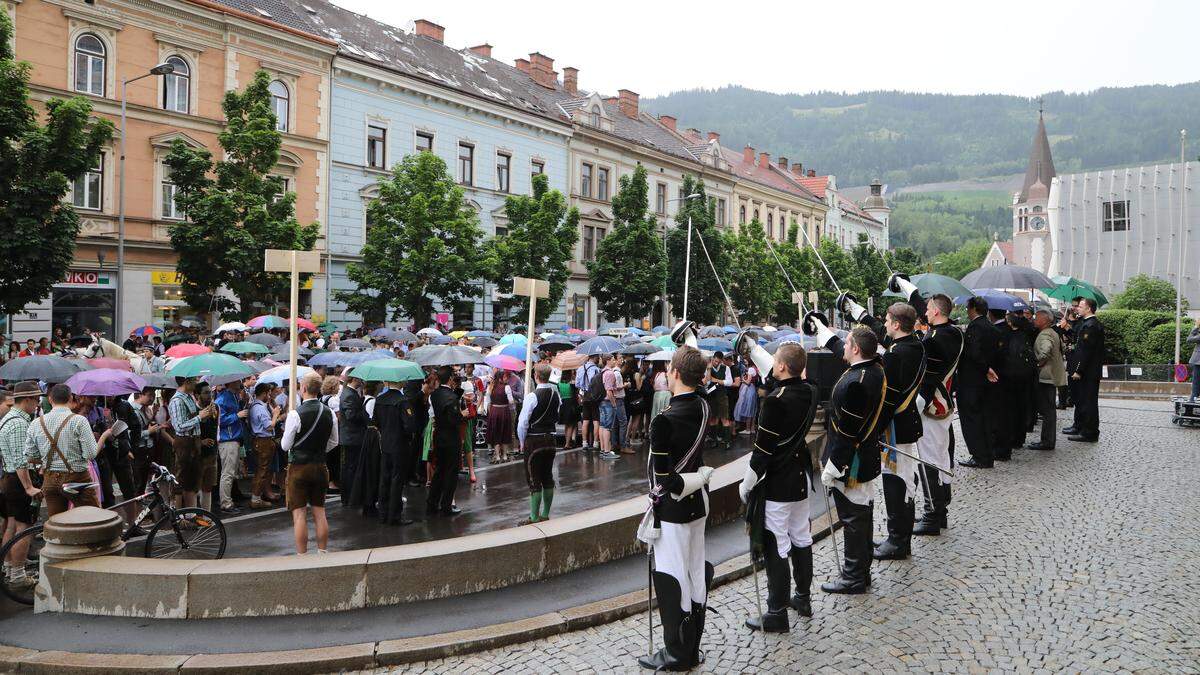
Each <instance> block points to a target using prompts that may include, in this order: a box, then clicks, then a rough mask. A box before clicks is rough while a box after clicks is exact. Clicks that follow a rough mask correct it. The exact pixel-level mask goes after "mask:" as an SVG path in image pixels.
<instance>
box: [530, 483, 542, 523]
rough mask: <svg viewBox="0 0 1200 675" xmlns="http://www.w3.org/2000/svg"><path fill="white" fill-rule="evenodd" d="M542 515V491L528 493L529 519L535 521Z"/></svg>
mask: <svg viewBox="0 0 1200 675" xmlns="http://www.w3.org/2000/svg"><path fill="white" fill-rule="evenodd" d="M541 515H542V491H541V490H538V491H536V492H530V493H529V520H530V522H534V523H536V522H537V521H538V520H540V519H541Z"/></svg>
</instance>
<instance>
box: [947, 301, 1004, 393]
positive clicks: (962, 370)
mask: <svg viewBox="0 0 1200 675" xmlns="http://www.w3.org/2000/svg"><path fill="white" fill-rule="evenodd" d="M964 339H965V342H964V343H963V352H962V359H961V360H960V361H959V364H958V373H957V379H958V386H960V387H983V386H986V385H987V384H988V380H987V371H988V368H991V367H992V362H993V359H994V356H993V354H995V352H996V349H997V344H996V343H997V340H998V339H999V331H997V330H996V327H995V326H993V325H992V324H991V322H990V321H988V318H987V317H986V316H977V317H975V318H974V319H971V323H969V324H967V332H966V337H965V338H964Z"/></svg>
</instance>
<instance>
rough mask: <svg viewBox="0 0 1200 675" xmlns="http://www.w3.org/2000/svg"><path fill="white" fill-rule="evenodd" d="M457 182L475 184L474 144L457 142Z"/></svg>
mask: <svg viewBox="0 0 1200 675" xmlns="http://www.w3.org/2000/svg"><path fill="white" fill-rule="evenodd" d="M458 182H460V183H462V184H463V185H474V184H475V146H473V145H468V144H466V143H459V144H458Z"/></svg>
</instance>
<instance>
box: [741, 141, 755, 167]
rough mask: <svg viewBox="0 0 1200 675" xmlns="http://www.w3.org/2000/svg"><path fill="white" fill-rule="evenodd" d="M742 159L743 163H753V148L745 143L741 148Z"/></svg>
mask: <svg viewBox="0 0 1200 675" xmlns="http://www.w3.org/2000/svg"><path fill="white" fill-rule="evenodd" d="M742 161H743V162H745V163H747V164H753V163H754V148H752V147H750V146H749V145H747V146H746V147H745V148H744V149H743V150H742Z"/></svg>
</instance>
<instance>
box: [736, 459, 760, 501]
mask: <svg viewBox="0 0 1200 675" xmlns="http://www.w3.org/2000/svg"><path fill="white" fill-rule="evenodd" d="M755 485H758V474H756V473H754V469H752V468H750V466H749V465H747V466H746V475H745V476H742V484H741V485H739V486H738V496H739V497H741V498H742V503H743V504H745V503H746V502H747V501H748V500H749V499H750V491H751V490H753V489H754V486H755Z"/></svg>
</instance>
